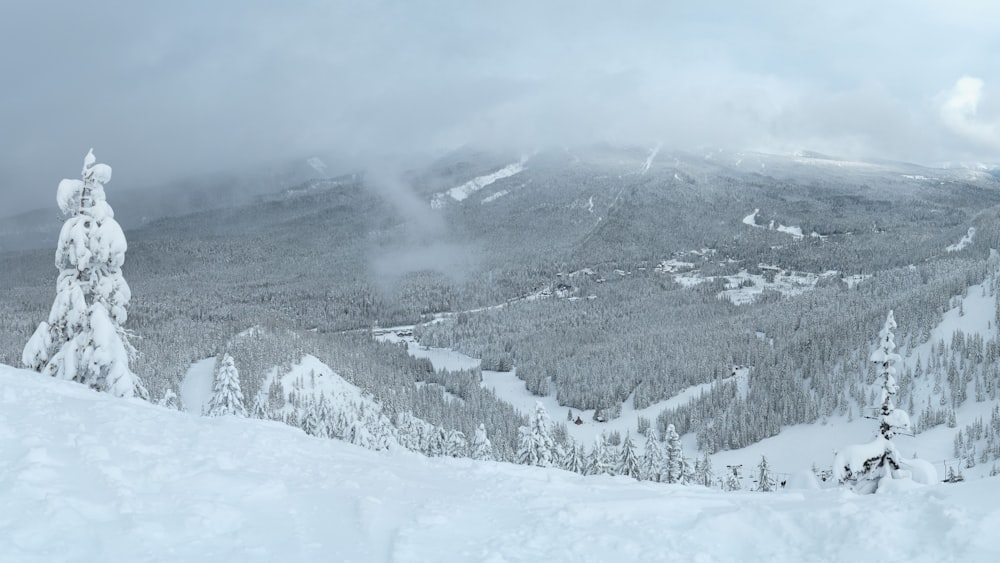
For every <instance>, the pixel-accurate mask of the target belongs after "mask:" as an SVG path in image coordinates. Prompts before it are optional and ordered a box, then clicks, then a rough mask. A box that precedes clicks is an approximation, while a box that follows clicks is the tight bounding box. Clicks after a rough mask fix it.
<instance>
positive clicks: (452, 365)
mask: <svg viewBox="0 0 1000 563" xmlns="http://www.w3.org/2000/svg"><path fill="white" fill-rule="evenodd" d="M989 283H990V282H989V281H987V282H984V283H983V284H977V285H974V286H971V287H969V288H968V290H967V292H966V296H965V297H964V298H962V299H961V308H960V307H959V306H958V301H956V302H955V303H956V305H955V307H954V308H952V309H951V310H949V311H947V312H946V313H945V315H944V317H943V318H942V320H941V323H940V324H939V325H938V326H937V327H935V328H934V329H933V330H932V331H931V338H930V340H929V341H928V342H927V343H925V344H922V345H920V346H917V347H915V348H913V349H912V350H908V349H907V348H906V346H902V347H901V348H900V350H899V351H900V353H901V354H902V355H903V365H902V366H900V367H899V368H898V369H899V370H900V371H902V370H903V369H904V368H905V367H909V368H910V369H913V368H914V367H915V365H916V362H917V359H918V358H921V362H922V364H923V365H924V366H927V365H928V364H929V354H930V348H931V344H932V343H935V342H939V341H940V340H944V341H946V342H950V341H951V337H952V334H953V333H954V332H955V331H956V330H962V331H963V332H965V333H966V334H967V335H972V334H980V335H982V336H983V337H984V339H985V340H986V341H989V340H991V339H993V338H994V337H995V335H996V326H995V325H994V324H993V322H992V319H993V315H994V311H995V310H996V296H995V295H990V292H989V291H988V284H989ZM400 328H401V329H412V327H400ZM877 328H878V327H873V329H872V338H873V340H874V338H875V336H876V334H877ZM901 329H905V327H901ZM402 333H404V334H409V333H411V331H410V330H407V331H405V332H402ZM900 334H902V332H900ZM378 338H380V339H383V340H386V341H392V342H399V341H404V340H405V341H406V342H407V344H408V348H407V349H408V351H409V353H410V354H411V355H413V356H415V357H420V358H428V359H429V360H431V363H433V364H434V367H435V368H436V369H448V370H458V369H470V368H474V367H477V366H479V364H480V361H479V360H478V359H476V358H471V357H469V356H466V355H465V354H461V353H459V352H456V351H454V350H449V349H444V348H428V347H424V346H421V345H420V344H419V343H417V342H415V341H414V340H413V338H412V336H399V335H397V334H395V332H393V330H390V329H385V330H382V331H379V333H378ZM516 373H517V372H516V369H515V370H514V371H511V372H494V371H483V383H482V385H483V386H484V387H491V388H493V389H495V390H496V393H497V396H498V397H500V398H501V399H503V400H505V401H507V402H509V403H511V404H512V405H514V407H516V408H517V409H518V410H520V411H521V412H522V413H524V414H530V413H531V412H532V411H533V410H534V407H535V403H536V402H540V403H541V404H542V405H543V406H544V407H545V409H546V410H547V411H548V412H549V415H550V416H551V417H552V419H553V420H554V421H557V422H562V421H566V422H567V429H568V431H569V435H570V436H571V437H572V438H573V439H575V440H576V441H578V442H580V443H582V444H584V445H586V446H587V447H590V446H591V445H593V443H594V439H595V438H596V437H597V436H600V435H601V434H602V433H610V432H619V433H620V434H621V435H623V436H624V435H625V433H626V432H631V433H632V434H633V435H635V434H636V431H637V428H638V418H639V417H640V416H641V417H643V418H646V419H648V420H650V421H655V419H656V416H657V415H659V414H660V412H662V411H663V409H665V408H668V407H674V406H677V405H681V404H684V403H686V402H687V401H689V400H690V399H691V398H694V397H697V396H698V395H699V394H700V393H702V392H703V391H708V389H709V388H710V386H711V384H703V385H695V386H693V387H690V388H688V389H685V390H684V391H682V392H680V393H678V394H677V395H676V396H674V397H671V398H670V399H667V400H665V401H660V402H657V403H655V404H653V405H651V406H649V407H647V408H645V409H641V410H636V409H635V408H634V407H633V406H632V401H631V398H629V399H627V400H626V401H625V403H624V404H623V405H622V413H621V416H620V417H618V418H616V419H614V420H610V421H607V422H603V423H599V422H595V421H594V420H593V414H594V411H593V410H586V411H579V410H576V409H568V408H567V407H564V406H560V405H559V403H558V401H557V400H556V398H555V394H554V393H550V394H549V395H547V396H545V397H538V396H536V395H533V394H531V393H530V392H529V391H528V390H527V388H526V387H525V384H524V382H523V381H521V380H520V379H518V378H517V376H516ZM737 377H738V383H740V384H741V387H742V388H743V389H744V393H745V386H746V381H747V379H746V372H745V371H742V372H740V373H738V374H737ZM739 378H742V379H739ZM932 386H933V382H932V379H931V378H929V377H924V378H923V379H921V380H918V381H917V382H916V383H915V396H916V397H917V400H916V401H915V403H916V404H917V405H918V406H922V405H923V404H924V403H926V400H927V397H928V396H931V393H932ZM970 386H971V383H970ZM969 396H970V399H969V400H967V401H966V402H965V403H964V404H963V405H961V406H960V407H959V409H958V410H957V419H958V427H957V428H947V427H945V426H938V427H935V428H933V429H930V430H928V431H925V432H922V433H920V434H918V435H917V436H906V435H901V436H898V437H897V438H896V440H895V441H896V446H897V448H898V449H899V451H900V453H901V455H903V456H904V457H906V458H912V457H914V456H916V457H919V458H920V459H923V460H926V461H928V462H930V463H932V464H933V465H934V467H935V468H936V469H937V471H938V475H939V476H940V477H941V478H943V477H944V476H945V474H946V468H947V467H955V466H956V464H957V463H959V461H958V460H956V459H955V458H954V454H953V441H954V437H955V433H956V432H957V431H958V429H959V428H962V427H964V425H965V424H969V423H971V422H972V421H974V420H975V419H976V418H977V417H982V418H984V419H985V420H989V417H990V411H991V409H992V408H993V407H994V405H996V404H997V403H996V402H994V401H985V402H981V403H977V402H975V401H974V400H973V399H972V398H971V397H972V393H971V392H970V394H969ZM897 406H899V407H902V408H905V405H897ZM568 410H572V413H573V416H574V418H575V417H577V416H579V417H580V418H581V420H582V421H583V424H581V425H576V424H569V423H568V422H569V421H568V420H567V417H566V414H567V411H568ZM852 411H853V412H852V414H851V416H850V417H848V416H840V415H834V416H830V417H824V418H823V419H821V420H820V421H819V422H817V423H815V424H803V425H797V426H792V427H785V428H782V430H781V433H780V434H779V435H777V436H774V437H772V438H768V439H766V440H763V441H761V442H759V443H756V444H753V445H751V446H749V447H746V448H743V449H739V450H730V451H724V452H719V453H715V454H713V455H712V462H713V464H714V466H715V468H716V472H717V473H720V470H721V469H723V468H724V467H725V466H726V465H736V464H742V465H743V466H744V483H745V484H746V485H749V484H750V482H751V481H750V480H751V478H752V469H753V468H754V467H755V466H756V464H757V463H758V462H759V461H760V458H761V456H766V457H767V458H768V460H769V463H770V464H771V467H772V469H773V470H774V471H776V472H777V473H779V474H781V475H784V476H785V477H787V476H790V475H794V474H795V473H797V472H801V471H803V470H807V469H810V468H811V467H812V466H813V465H815V466H816V467H818V468H821V469H825V468H829V467H830V465H831V463H832V461H833V457H834V454H835V453H836V452H837V451H838V450H840V449H842V448H845V447H846V446H849V445H851V444H862V443H866V442H869V441H871V440H872V439H873V438H874V436H875V434H876V429H877V424H876V423H875V422H874V421H873V420H870V419H866V418H863V417H862V414H863V413H859V412H856V410H854V407H852ZM910 415H911V418H912V419H913V420H914V421H915V420H916V419H917V416H918V415H919V409H918V411H917V412H913V413H910ZM682 442H683V444H684V449H685V452H686V455H688V456H694V455H695V454H696V452H697V448H696V441H695V437H694V435H693V434H687V435H685V436H683V437H682ZM642 444H643V440H642V439H639V438H637V440H636V445H637V446H638V449H639V450H640V451H641V449H642ZM990 467H991V464H980V465H978V466H976V467H974V468H963V471H964V473H965V477H966V478H967V479H979V478H981V477H984V476H985V475H987V474H988V473H989V469H990Z"/></svg>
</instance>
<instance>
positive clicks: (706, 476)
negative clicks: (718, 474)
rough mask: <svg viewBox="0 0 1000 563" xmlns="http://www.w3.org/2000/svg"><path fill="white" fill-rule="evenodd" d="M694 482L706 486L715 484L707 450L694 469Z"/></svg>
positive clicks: (710, 459)
mask: <svg viewBox="0 0 1000 563" xmlns="http://www.w3.org/2000/svg"><path fill="white" fill-rule="evenodd" d="M694 482H695V483H697V484H699V485H704V486H706V487H712V486H714V485H715V472H714V471H713V470H712V458H711V456H709V455H708V452H705V456H704V457H702V458H701V463H700V464H698V466H697V469H696V470H695V474H694Z"/></svg>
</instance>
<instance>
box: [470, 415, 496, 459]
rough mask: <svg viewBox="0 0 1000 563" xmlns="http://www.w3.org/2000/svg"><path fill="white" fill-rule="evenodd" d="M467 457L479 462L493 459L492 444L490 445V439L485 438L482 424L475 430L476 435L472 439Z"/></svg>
mask: <svg viewBox="0 0 1000 563" xmlns="http://www.w3.org/2000/svg"><path fill="white" fill-rule="evenodd" d="M469 457H471V458H472V459H477V460H480V461H489V460H492V459H493V444H492V443H490V439H489V438H488V437H487V436H486V426H485V425H484V424H482V423H480V424H479V426H478V427H477V428H476V435H475V436H474V437H473V438H472V446H471V448H470V450H469Z"/></svg>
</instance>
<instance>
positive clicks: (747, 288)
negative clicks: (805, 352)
mask: <svg viewBox="0 0 1000 563" xmlns="http://www.w3.org/2000/svg"><path fill="white" fill-rule="evenodd" d="M668 262H669V261H668ZM668 262H661V264H660V265H659V266H657V268H656V270H655V271H656V272H658V273H670V272H673V276H674V277H673V279H674V281H675V282H677V283H678V284H680V285H682V286H684V287H694V286H696V285H699V284H702V283H705V282H710V281H712V280H714V279H717V278H720V277H721V278H722V279H724V280H725V281H726V289H724V290H722V291H720V292H719V294H718V297H719V298H720V299H728V300H729V301H732V302H733V303H734V304H736V305H747V304H749V303H753V301H754V299H756V298H757V297H758V296H759V295H760V294H762V293H764V291H766V290H768V291H777V292H778V293H780V294H782V295H785V296H793V295H800V294H802V293H805V292H806V291H812V290H813V289H815V288H816V283H817V282H818V281H819V280H821V279H824V278H830V277H835V276H837V275H838V272H836V271H834V270H828V271H826V272H822V273H819V274H814V273H810V272H796V271H791V270H783V269H781V268H778V267H776V266H768V265H766V264H762V265H761V269H769V270H772V271H773V272H774V276H773V278H771V280H770V281H768V279H767V277H765V276H764V275H761V274H751V273H749V272H747V271H746V270H740V271H739V272H738V273H736V274H733V275H731V276H703V275H702V274H701V272H700V271H697V270H687V271H684V270H682V269H681V268H680V267H678V266H677V265H676V264H673V265H672V264H669V263H668ZM855 278H856V277H855ZM842 279H843V280H844V282H845V283H847V284H848V286H851V287H852V286H853V285H856V283H857V282H858V281H860V280H858V279H853V280H852V279H849V278H842ZM852 281H853V284H852Z"/></svg>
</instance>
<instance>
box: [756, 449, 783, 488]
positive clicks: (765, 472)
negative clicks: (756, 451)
mask: <svg viewBox="0 0 1000 563" xmlns="http://www.w3.org/2000/svg"><path fill="white" fill-rule="evenodd" d="M777 485H778V484H777V482H775V480H774V476H773V475H772V474H771V466H770V465H768V463H767V458H766V457H764V456H760V463H759V464H757V490H758V491H760V492H762V493H770V492H772V491H774V490H775V489H776V488H777Z"/></svg>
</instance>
